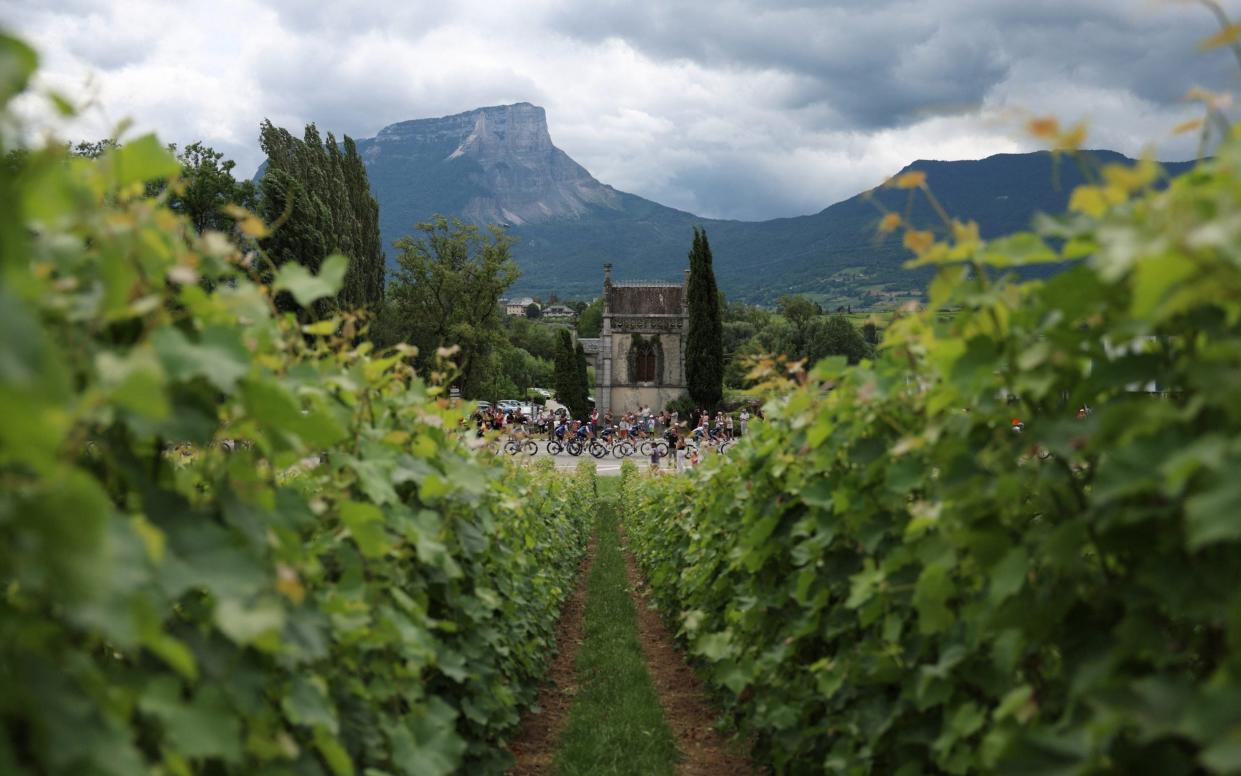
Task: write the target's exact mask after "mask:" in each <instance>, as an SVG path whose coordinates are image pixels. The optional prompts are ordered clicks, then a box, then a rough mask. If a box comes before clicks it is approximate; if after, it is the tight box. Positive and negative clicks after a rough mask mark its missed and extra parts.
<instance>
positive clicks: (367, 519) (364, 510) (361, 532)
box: [340, 501, 391, 558]
mask: <svg viewBox="0 0 1241 776" xmlns="http://www.w3.org/2000/svg"><path fill="white" fill-rule="evenodd" d="M340 520H341V522H342V523H344V524H345V527H346V528H348V529H349V534H350V535H351V536H353V541H354V542H355V543H357V545H358V549H359V550H361V552H362V554H363V555H364V556H366V557H368V558H378V557H380V556H382V555H384V554H385V553H386V552H388V550H389V549H391V538H390V537H389V536H388V531H387V529H386V527H385V522H386V521H385V519H384V514H383V512H381V511H380V509H379V507H377V506H375V505H374V504H368V503H366V502H362V501H346V502H344V503H342V504H341V505H340Z"/></svg>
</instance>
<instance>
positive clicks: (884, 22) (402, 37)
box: [0, 0, 1241, 219]
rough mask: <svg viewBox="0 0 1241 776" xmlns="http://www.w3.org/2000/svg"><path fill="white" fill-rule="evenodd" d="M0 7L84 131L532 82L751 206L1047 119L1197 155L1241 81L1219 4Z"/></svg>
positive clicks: (681, 176) (351, 111)
mask: <svg viewBox="0 0 1241 776" xmlns="http://www.w3.org/2000/svg"><path fill="white" fill-rule="evenodd" d="M1238 3H1241V0H1231V5H1232V6H1235V5H1237V4H1238ZM1230 10H1231V11H1233V12H1234V14H1235V15H1238V16H1241V14H1238V13H1237V12H1238V11H1239V10H1241V9H1238V8H1236V7H1230ZM0 24H4V25H5V26H7V27H9V28H11V29H13V30H15V31H17V32H18V34H20V35H23V36H25V37H26V38H27V39H29V40H31V42H33V43H34V44H35V45H36V47H37V48H38V49H39V50H40V52H41V54H42V57H43V65H44V67H43V75H42V83H44V84H46V85H50V86H53V87H55V88H57V89H60V90H62V91H64V92H67V93H69V94H73V95H76V96H79V97H82V96H86V95H93V96H94V97H95V98H96V101H97V103H98V104H99V106H101V107H99V108H96V109H92V110H91V111H88V112H87V114H86V115H85V116H84V117H83V118H81V119H79V120H77V121H76V122H75V123H73V124H71V125H69V126H66V127H63V128H62V132H63V133H65V134H66V135H68V136H71V137H100V136H103V135H105V134H107V133H108V132H109V131H111V129H112V127H113V126H114V125H115V123H116V122H117V121H118V120H119V119H120V118H121V117H122V116H131V117H133V118H134V119H135V121H136V124H137V128H139V129H143V130H151V129H153V130H156V131H158V132H159V134H160V135H161V137H163V138H165V139H167V140H170V141H173V142H177V143H180V144H184V143H188V142H192V141H194V140H203V141H205V142H207V143H208V144H210V145H213V146H215V147H217V148H219V149H220V150H223V151H225V152H226V153H228V154H230V155H232V156H233V157H234V158H235V159H237V161H238V164H239V167H240V168H241V169H242V170H245V171H249V170H252V169H254V168H256V167H257V165H258V163H259V162H260V161H261V153H260V152H259V149H258V143H257V134H258V125H259V122H260V121H261V120H262V119H263V118H270V119H272V120H273V121H274V122H276V123H277V124H281V125H283V126H286V127H289V128H290V129H293V130H298V129H299V128H300V126H301V125H302V124H304V123H306V122H309V121H314V122H316V123H317V124H318V125H319V126H320V128H321V129H323V130H325V131H326V130H331V131H334V132H335V133H336V134H337V135H338V136H339V135H341V134H351V135H353V136H355V137H367V136H371V135H373V134H375V133H376V132H377V131H378V130H379V129H381V128H382V127H383V126H385V125H387V124H390V123H393V122H396V121H402V120H407V119H411V118H421V117H427V116H439V115H446V114H450V113H457V112H460V111H464V110H469V109H471V108H475V107H479V106H482V105H493V104H500V103H508V102H517V101H523V100H524V101H530V102H533V103H535V104H538V105H541V106H543V107H544V108H546V109H547V116H548V121H549V125H550V129H551V133H552V137H553V139H554V140H555V142H556V143H557V145H559V146H560V147H561V148H563V149H564V150H565V151H567V152H568V153H569V154H570V155H571V156H573V157H574V158H575V159H577V160H578V161H579V162H581V163H582V164H583V165H585V166H586V168H587V169H589V170H590V171H591V172H592V173H593V174H594V175H595V176H596V177H598V178H599V179H600V180H602V181H604V182H606V183H610V184H612V185H614V186H616V187H617V188H620V189H622V190H626V191H632V192H634V193H636V194H640V195H642V196H645V197H648V198H651V199H655V200H657V201H660V202H663V203H664V204H668V205H671V206H673V207H679V208H682V209H686V210H690V211H692V212H696V213H699V214H700V215H704V216H714V217H725V218H744V219H759V218H770V217H777V216H785V215H796V214H800V213H807V212H814V211H817V210H820V209H822V208H823V207H825V206H826V205H828V204H830V203H831V202H834V201H837V200H839V199H842V198H844V197H847V196H851V195H852V194H854V193H856V192H857V191H859V190H861V189H864V188H867V187H869V186H872V185H874V184H875V183H877V182H879V181H881V180H883V178H884V177H886V176H887V175H889V174H891V173H893V172H894V171H896V170H898V169H900V168H901V167H903V166H904V165H905V164H907V163H909V162H911V161H913V160H914V159H917V158H979V157H982V156H986V155H989V154H992V153H998V152H1005V151H1017V150H1029V149H1032V148H1034V147H1035V145H1034V144H1033V142H1032V141H1031V140H1030V139H1028V138H1026V137H1024V136H1023V135H1022V133H1021V129H1020V127H1021V123H1022V117H1023V116H1027V115H1029V114H1031V113H1037V114H1048V113H1050V114H1056V115H1059V116H1060V117H1061V118H1062V119H1065V120H1076V119H1088V120H1089V121H1090V125H1091V128H1092V138H1091V140H1092V142H1091V144H1092V145H1095V146H1099V147H1112V148H1115V149H1117V150H1120V151H1123V152H1127V153H1130V154H1136V153H1138V152H1140V151H1141V150H1142V149H1143V148H1144V147H1145V146H1146V145H1147V144H1149V143H1150V142H1152V141H1161V145H1160V146H1159V152H1160V153H1161V155H1162V156H1163V157H1164V158H1168V159H1179V158H1187V157H1189V156H1191V155H1192V153H1193V151H1194V139H1193V138H1189V137H1182V138H1175V139H1168V138H1166V133H1167V131H1168V128H1170V127H1172V126H1174V125H1175V124H1176V123H1178V122H1179V121H1181V120H1183V119H1184V118H1187V117H1189V116H1192V115H1193V112H1192V111H1193V109H1192V107H1191V106H1187V105H1186V104H1185V103H1183V102H1182V101H1181V96H1182V95H1183V94H1184V93H1185V91H1186V90H1187V89H1188V88H1189V87H1190V86H1195V85H1201V86H1206V87H1208V88H1213V89H1218V90H1228V89H1234V88H1236V86H1237V82H1238V75H1237V73H1238V70H1237V69H1236V66H1235V63H1234V62H1233V61H1232V60H1231V59H1230V58H1229V55H1228V52H1226V51H1215V52H1208V53H1199V52H1197V51H1196V48H1195V46H1196V43H1197V41H1198V40H1200V39H1201V38H1204V37H1205V36H1207V35H1209V34H1210V33H1211V31H1212V29H1213V20H1212V19H1211V18H1210V17H1209V16H1208V15H1207V14H1205V13H1203V12H1201V11H1200V10H1199V9H1196V8H1194V7H1193V6H1192V5H1189V6H1187V5H1185V4H1176V3H1170V2H1155V1H1151V2H1134V1H1133V0H1089V1H1088V2H1083V1H1082V0H1039V2H1030V1H1029V0H869V2H866V3H859V2H852V1H846V0H804V1H797V0H623V1H622V0H592V2H581V0H527V1H526V2H498V1H496V0H464V1H463V2H458V3H452V4H444V3H438V2H430V0H415V1H414V2H406V3H401V4H398V5H392V4H381V3H373V2H363V1H362V0H339V1H338V2H334V3H315V2H310V1H309V0H219V2H213V3H204V2H186V3H178V4H172V3H165V2H159V1H158V0H110V1H109V0H43V2H40V3H34V2H29V0H0ZM26 109H27V111H28V112H30V114H31V115H37V117H38V120H39V121H40V122H42V121H46V120H49V119H48V114H47V112H42V113H40V112H37V110H36V109H35V108H33V107H31V106H30V104H29V103H28V104H27V108H26Z"/></svg>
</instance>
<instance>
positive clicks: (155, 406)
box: [95, 346, 169, 420]
mask: <svg viewBox="0 0 1241 776" xmlns="http://www.w3.org/2000/svg"><path fill="white" fill-rule="evenodd" d="M95 368H96V369H97V370H98V372H99V381H100V383H101V384H102V385H103V386H104V387H105V388H107V389H108V391H109V393H110V396H111V398H112V400H113V401H115V402H116V403H117V405H119V406H121V407H125V408H126V409H128V410H130V411H131V412H135V413H138V414H139V415H145V416H146V417H148V418H151V419H153V420H162V419H164V418H166V417H168V412H169V404H168V397H167V395H166V394H165V393H164V371H163V369H162V368H161V366H160V362H159V359H158V357H157V356H156V354H155V351H154V349H153V348H151V347H149V346H144V347H136V348H132V349H131V350H130V351H129V352H128V353H126V354H124V355H118V354H117V353H113V352H110V351H102V352H100V353H99V355H97V356H96V357H95Z"/></svg>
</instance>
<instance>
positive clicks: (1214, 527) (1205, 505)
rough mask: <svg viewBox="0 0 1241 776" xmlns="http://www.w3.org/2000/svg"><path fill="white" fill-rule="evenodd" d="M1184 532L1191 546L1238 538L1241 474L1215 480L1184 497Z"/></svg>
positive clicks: (1239, 530) (1195, 547)
mask: <svg viewBox="0 0 1241 776" xmlns="http://www.w3.org/2000/svg"><path fill="white" fill-rule="evenodd" d="M1185 533H1186V540H1187V543H1188V545H1189V548H1190V549H1191V550H1198V549H1201V548H1203V547H1206V546H1207V545H1210V544H1215V543H1217V542H1225V541H1234V540H1236V539H1238V538H1241V478H1238V477H1228V478H1224V479H1219V480H1216V484H1215V487H1214V488H1212V489H1211V490H1208V491H1206V492H1205V493H1199V494H1197V495H1195V496H1193V497H1191V498H1189V499H1186V501H1185Z"/></svg>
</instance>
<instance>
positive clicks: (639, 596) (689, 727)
mask: <svg viewBox="0 0 1241 776" xmlns="http://www.w3.org/2000/svg"><path fill="white" fill-rule="evenodd" d="M621 543H622V549H623V550H624V553H625V570H626V573H627V574H628V576H629V589H630V592H631V594H632V595H633V597H634V606H635V608H636V609H637V610H638V638H639V641H640V642H641V643H642V651H643V653H644V655H645V657H646V669H647V672H648V673H649V674H650V675H651V682H652V683H654V685H655V692H656V693H657V694H658V695H659V703H660V705H661V706H662V707H663V710H664V717H665V719H667V720H668V726H669V727H670V728H672V735H673V737H674V738H675V739H676V742H677V749H678V750H680V752H681V754H683V755H684V757H685V759H684V760H682V761H681V763H680V765H679V766H678V768H677V771H678V773H680V774H682V776H731V774H752V773H754V772H755V770H754V766H753V765H752V764H751V763H750V759H749V758H748V757H746V756H745V753H744V751H743V749H744V746H743V744H741V743H740V742H735V741H734V742H729V741H726V740H725V738H724V736H723V735H722V734H721V733H720V732H719V730H717V729H716V727H715V721H716V718H717V714H716V712H715V710H714V709H713V708H712V707H711V704H710V702H709V701H708V700H707V695H706V692H705V691H704V690H703V686H702V683H701V682H700V681H699V680H698V677H697V676H696V675H695V674H694V670H693V669H692V668H691V667H690V666H689V664H688V663H686V662H685V657H684V656H683V655H682V654H681V651H680V650H679V649H678V648H677V646H676V642H675V641H674V640H673V638H672V633H671V632H670V631H669V630H668V628H667V626H666V625H664V621H663V620H662V619H661V618H660V616H659V613H658V612H657V611H655V609H653V608H652V607H651V605H650V601H648V600H647V594H646V584H645V582H644V580H643V579H642V575H641V573H640V572H639V571H638V567H637V564H636V563H635V562H634V557H633V553H632V552H630V551H629V548H628V546H627V544H626V540H625V534H624V529H623V528H622V531H621Z"/></svg>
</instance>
